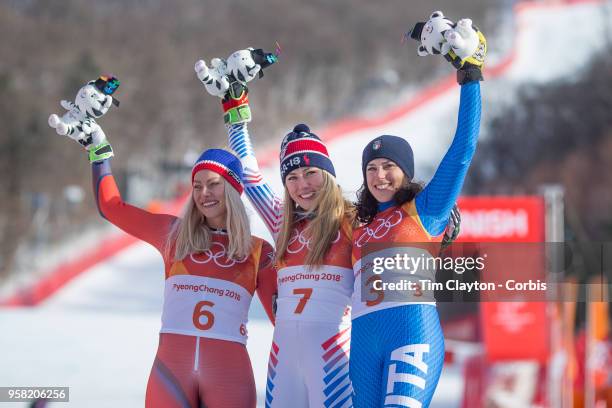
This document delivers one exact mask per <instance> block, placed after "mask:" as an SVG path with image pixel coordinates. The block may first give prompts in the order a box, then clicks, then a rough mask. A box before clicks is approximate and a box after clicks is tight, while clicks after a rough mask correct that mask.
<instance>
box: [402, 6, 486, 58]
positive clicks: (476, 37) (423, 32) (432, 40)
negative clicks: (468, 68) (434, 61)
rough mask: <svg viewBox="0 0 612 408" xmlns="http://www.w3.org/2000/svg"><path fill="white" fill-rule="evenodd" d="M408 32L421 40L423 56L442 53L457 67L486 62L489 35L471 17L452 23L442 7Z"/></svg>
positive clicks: (418, 49)
mask: <svg viewBox="0 0 612 408" xmlns="http://www.w3.org/2000/svg"><path fill="white" fill-rule="evenodd" d="M409 34H410V36H411V37H412V38H413V39H415V40H417V41H419V46H418V47H417V54H418V55H419V56H421V57H422V56H425V55H436V54H442V55H444V57H445V58H446V59H447V60H448V61H449V62H451V63H452V64H453V66H455V68H457V69H459V68H461V67H462V66H463V65H464V64H465V63H466V62H468V63H470V64H472V65H474V66H477V67H482V65H483V63H484V57H485V54H486V52H487V43H486V39H485V38H484V35H483V34H482V33H481V32H480V31H479V30H478V28H477V27H475V26H473V25H472V20H470V19H469V18H464V19H461V20H459V21H458V22H457V23H453V22H452V21H451V20H449V19H448V18H446V17H445V16H444V14H443V13H442V12H441V11H434V12H433V13H431V15H430V16H429V20H427V21H426V22H422V23H417V24H416V25H415V27H414V28H413V29H412V30H411V32H410V33H409Z"/></svg>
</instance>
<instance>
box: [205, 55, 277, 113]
mask: <svg viewBox="0 0 612 408" xmlns="http://www.w3.org/2000/svg"><path fill="white" fill-rule="evenodd" d="M277 60H278V58H277V55H276V54H271V53H266V52H264V51H263V50H262V49H253V48H247V49H244V50H239V51H235V52H234V53H232V54H231V55H230V56H229V57H228V59H227V60H221V59H219V58H215V59H213V60H212V61H211V66H212V69H209V68H208V67H207V66H206V63H205V62H204V61H203V60H199V61H198V62H196V64H195V71H196V74H197V76H198V79H200V81H201V82H202V83H203V84H204V86H205V88H206V90H207V91H208V93H210V94H211V95H214V96H218V97H220V98H222V106H223V113H224V115H223V119H224V121H225V123H227V124H237V123H246V122H250V121H251V109H250V107H249V99H248V92H249V91H248V88H247V86H246V84H247V82H250V81H252V80H253V79H255V77H256V76H257V74H259V77H260V78H261V77H262V76H263V71H262V70H263V69H264V68H266V67H268V66H270V65H272V64H273V63H275V62H276V61H277Z"/></svg>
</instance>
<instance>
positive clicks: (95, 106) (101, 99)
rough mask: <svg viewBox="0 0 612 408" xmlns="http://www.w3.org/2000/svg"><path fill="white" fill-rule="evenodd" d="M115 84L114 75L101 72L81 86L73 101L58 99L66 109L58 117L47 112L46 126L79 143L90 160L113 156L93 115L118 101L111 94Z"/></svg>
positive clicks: (102, 111) (103, 112)
mask: <svg viewBox="0 0 612 408" xmlns="http://www.w3.org/2000/svg"><path fill="white" fill-rule="evenodd" d="M118 86H119V81H118V80H117V79H116V78H114V77H109V76H101V77H99V78H98V79H97V80H95V81H90V82H88V83H87V84H86V85H85V86H84V87H82V88H81V89H80V90H79V92H78V94H77V97H76V98H75V102H74V103H72V102H70V101H65V100H63V101H61V105H62V107H63V108H64V109H66V110H67V111H68V112H66V113H65V114H64V115H63V116H62V117H59V116H58V115H56V114H52V115H50V116H49V126H51V127H52V128H54V129H55V130H56V132H57V133H58V134H59V135H62V136H64V135H65V136H68V137H69V138H71V139H72V140H75V141H77V142H78V143H79V144H81V146H83V147H84V148H85V149H86V150H87V152H88V155H89V160H90V162H96V161H100V160H104V159H107V158H109V157H112V156H113V150H112V147H111V146H110V144H109V143H108V141H107V140H106V135H105V134H104V130H102V128H101V127H100V126H99V125H98V124H97V122H96V120H95V118H99V117H101V116H103V115H104V114H105V113H106V112H108V110H109V108H110V106H111V105H112V104H115V105H117V106H118V104H119V103H118V101H117V100H116V99H114V98H113V97H112V96H111V94H112V93H114V92H115V90H116V89H117V88H118Z"/></svg>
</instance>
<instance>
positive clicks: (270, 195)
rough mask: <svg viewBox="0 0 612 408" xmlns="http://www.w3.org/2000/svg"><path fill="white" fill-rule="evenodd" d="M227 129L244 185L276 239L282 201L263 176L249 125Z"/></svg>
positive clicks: (280, 220) (279, 225)
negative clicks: (252, 142)
mask: <svg viewBox="0 0 612 408" xmlns="http://www.w3.org/2000/svg"><path fill="white" fill-rule="evenodd" d="M226 127H227V133H228V136H229V145H230V148H231V149H232V150H233V151H234V152H235V153H236V155H237V156H238V157H239V158H240V161H241V163H242V168H243V179H242V182H243V183H244V187H245V191H246V193H247V196H248V197H249V200H250V201H251V203H252V204H253V207H255V210H256V211H257V213H258V214H259V216H260V217H261V218H262V219H263V221H264V223H265V224H266V227H267V228H268V230H269V231H270V233H271V234H272V236H273V237H274V238H276V236H277V235H278V232H279V231H280V227H281V223H282V213H283V203H282V200H281V199H280V197H278V196H277V195H276V194H275V193H274V191H273V190H272V188H270V185H269V184H268V183H266V181H265V180H264V179H263V176H262V175H261V171H260V170H259V165H258V163H257V158H256V157H255V153H254V152H253V146H252V145H251V138H250V137H249V131H248V127H247V124H246V123H238V124H233V125H230V124H228V125H226Z"/></svg>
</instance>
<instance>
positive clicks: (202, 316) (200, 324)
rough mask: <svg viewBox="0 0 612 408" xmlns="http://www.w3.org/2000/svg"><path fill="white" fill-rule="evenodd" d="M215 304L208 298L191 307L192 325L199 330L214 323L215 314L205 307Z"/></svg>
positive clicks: (208, 327) (206, 328)
mask: <svg viewBox="0 0 612 408" xmlns="http://www.w3.org/2000/svg"><path fill="white" fill-rule="evenodd" d="M214 305H215V304H214V303H213V302H209V301H208V300H202V301H201V302H198V303H197V304H196V305H195V308H194V309H193V325H194V326H195V327H196V328H197V329H200V330H208V329H210V328H211V327H213V324H215V315H214V314H213V313H212V312H211V311H210V310H206V307H213V306H214Z"/></svg>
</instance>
